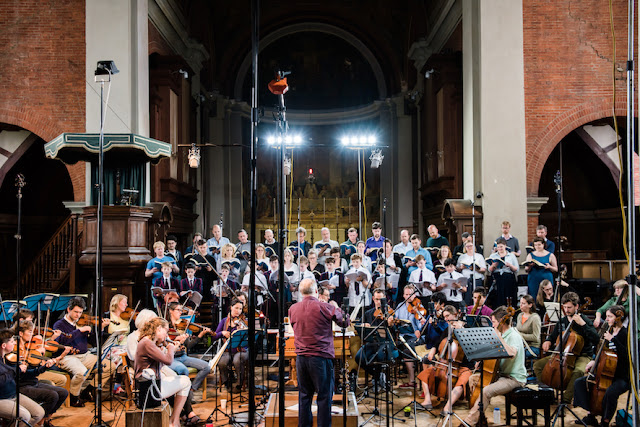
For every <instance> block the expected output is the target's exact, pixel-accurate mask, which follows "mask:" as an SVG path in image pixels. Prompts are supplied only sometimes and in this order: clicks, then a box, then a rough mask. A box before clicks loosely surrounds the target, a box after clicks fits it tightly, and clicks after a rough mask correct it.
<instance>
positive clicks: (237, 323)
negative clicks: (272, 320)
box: [229, 314, 249, 329]
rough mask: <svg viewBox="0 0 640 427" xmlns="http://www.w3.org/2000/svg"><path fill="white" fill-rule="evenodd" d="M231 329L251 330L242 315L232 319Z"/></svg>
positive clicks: (230, 320)
mask: <svg viewBox="0 0 640 427" xmlns="http://www.w3.org/2000/svg"><path fill="white" fill-rule="evenodd" d="M229 327H230V328H231V327H234V328H237V329H249V327H248V326H247V318H246V317H244V314H241V315H240V316H238V317H232V318H230V319H229Z"/></svg>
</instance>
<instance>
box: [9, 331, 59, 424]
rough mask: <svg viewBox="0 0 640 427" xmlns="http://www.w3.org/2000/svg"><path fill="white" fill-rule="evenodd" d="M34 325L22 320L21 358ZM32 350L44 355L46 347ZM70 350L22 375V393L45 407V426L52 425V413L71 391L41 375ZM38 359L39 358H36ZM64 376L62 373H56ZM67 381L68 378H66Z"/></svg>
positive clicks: (20, 332)
mask: <svg viewBox="0 0 640 427" xmlns="http://www.w3.org/2000/svg"><path fill="white" fill-rule="evenodd" d="M33 330H34V326H33V323H32V322H31V321H29V320H26V321H22V322H20V326H19V328H18V335H19V336H20V342H19V343H18V345H19V346H20V358H21V359H22V357H25V356H26V355H27V353H28V352H29V350H28V349H27V346H28V345H29V344H30V343H31V345H33V344H32V337H33ZM31 352H35V353H37V355H38V356H44V347H42V349H41V351H38V349H36V350H31ZM68 352H69V348H67V349H66V350H65V352H63V353H62V354H61V355H60V356H58V357H55V358H51V359H49V360H46V361H45V360H41V361H39V362H40V363H38V364H37V365H34V366H31V365H29V367H27V370H26V371H25V372H24V373H23V374H21V375H20V394H23V395H25V396H27V397H29V398H30V399H32V400H33V401H34V402H39V403H41V405H40V406H42V408H43V409H44V426H45V427H52V426H53V424H52V423H51V417H52V415H53V414H54V413H55V412H56V411H57V410H58V408H60V406H62V404H63V403H64V401H65V400H67V396H69V392H68V391H67V390H66V389H65V388H63V387H58V386H55V385H50V384H48V383H46V382H43V381H38V379H39V376H40V375H41V374H42V373H44V372H45V371H46V370H47V369H49V368H50V367H52V366H53V365H55V364H56V363H58V361H59V360H60V359H61V358H62V357H64V356H66V355H67V353H68ZM36 360H38V359H36ZM55 375H59V376H61V377H63V378H64V375H62V374H55ZM65 382H66V379H65Z"/></svg>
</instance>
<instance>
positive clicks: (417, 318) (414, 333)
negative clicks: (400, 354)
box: [393, 285, 427, 388]
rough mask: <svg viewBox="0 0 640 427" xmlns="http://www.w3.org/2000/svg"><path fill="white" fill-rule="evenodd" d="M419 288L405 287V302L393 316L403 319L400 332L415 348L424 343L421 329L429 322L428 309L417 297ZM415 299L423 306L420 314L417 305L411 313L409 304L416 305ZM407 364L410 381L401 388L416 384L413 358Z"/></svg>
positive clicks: (411, 386) (417, 303) (399, 325)
mask: <svg viewBox="0 0 640 427" xmlns="http://www.w3.org/2000/svg"><path fill="white" fill-rule="evenodd" d="M417 296H418V290H417V289H416V288H415V286H413V285H407V286H405V287H404V290H403V295H402V297H403V298H404V301H405V304H402V305H401V306H400V305H399V307H398V309H397V310H396V311H395V313H393V318H394V319H397V320H401V321H402V323H400V324H398V325H397V326H396V328H397V329H398V333H399V334H400V335H402V337H403V338H404V340H405V341H406V343H407V345H409V346H410V347H411V349H412V350H415V348H416V345H419V344H422V335H421V334H420V331H421V330H422V326H423V325H424V324H425V323H426V322H427V318H426V309H424V307H422V306H421V304H420V300H419V299H417V300H416V298H417ZM414 301H415V304H416V305H419V306H420V307H422V310H423V311H424V313H422V314H420V313H419V310H418V308H417V307H416V309H415V310H412V311H414V313H415V314H413V313H409V306H411V307H414V305H413V304H414ZM405 366H406V368H407V376H408V380H409V381H408V382H406V383H404V384H401V385H400V388H413V387H414V385H415V366H414V364H413V361H412V360H405Z"/></svg>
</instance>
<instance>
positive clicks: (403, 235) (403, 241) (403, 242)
mask: <svg viewBox="0 0 640 427" xmlns="http://www.w3.org/2000/svg"><path fill="white" fill-rule="evenodd" d="M411 249H413V246H411V242H410V241H409V230H402V231H401V232H400V243H398V244H397V245H395V246H394V247H393V252H396V253H399V254H402V255H406V254H407V252H409V251H410V250H411Z"/></svg>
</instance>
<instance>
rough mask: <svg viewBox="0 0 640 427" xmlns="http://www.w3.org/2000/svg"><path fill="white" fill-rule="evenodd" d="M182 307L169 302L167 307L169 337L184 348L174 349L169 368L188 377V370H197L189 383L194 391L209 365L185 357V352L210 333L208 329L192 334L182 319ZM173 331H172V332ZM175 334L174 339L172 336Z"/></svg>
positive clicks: (205, 375)
mask: <svg viewBox="0 0 640 427" xmlns="http://www.w3.org/2000/svg"><path fill="white" fill-rule="evenodd" d="M182 313H183V306H182V305H180V304H179V303H177V302H171V303H169V305H168V306H167V321H168V322H169V328H170V329H169V335H170V337H171V338H172V339H173V340H174V341H177V342H180V343H181V344H183V345H184V348H178V349H176V352H175V354H174V356H173V363H171V365H169V367H170V368H171V369H172V370H174V371H175V372H176V373H177V374H178V375H186V376H189V369H188V368H195V369H197V370H198V373H197V374H196V377H195V378H194V379H193V381H192V382H191V388H192V389H193V390H194V391H195V390H197V389H198V388H200V385H202V383H203V381H204V379H205V378H206V377H207V375H209V371H210V368H209V364H208V363H207V362H205V361H204V360H202V359H198V358H195V357H190V356H187V351H188V350H190V349H191V348H193V347H194V346H195V345H196V344H197V343H198V342H199V341H200V340H201V339H202V338H203V337H204V336H205V335H206V334H210V333H211V329H209V328H204V327H203V328H198V329H199V332H198V333H197V334H192V332H191V330H190V329H191V328H189V323H190V322H189V321H188V320H186V319H183V318H182ZM172 329H173V331H172ZM174 333H175V338H173V334H174Z"/></svg>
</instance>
